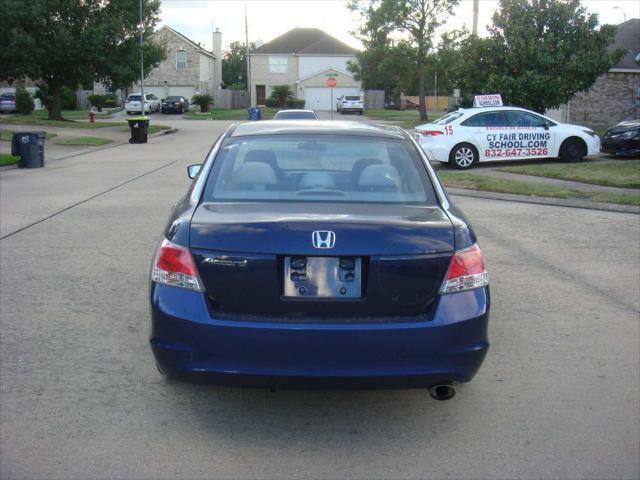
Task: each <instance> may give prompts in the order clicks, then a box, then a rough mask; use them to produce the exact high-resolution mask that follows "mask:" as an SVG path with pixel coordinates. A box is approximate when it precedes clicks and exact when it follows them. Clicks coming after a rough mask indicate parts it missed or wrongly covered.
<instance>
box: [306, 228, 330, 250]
mask: <svg viewBox="0 0 640 480" xmlns="http://www.w3.org/2000/svg"><path fill="white" fill-rule="evenodd" d="M311 240H312V241H313V246H314V247H316V248H333V246H334V245H335V244H336V234H335V233H334V232H331V231H329V230H316V231H315V232H313V234H312V235H311Z"/></svg>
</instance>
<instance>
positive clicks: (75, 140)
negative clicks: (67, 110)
mask: <svg viewBox="0 0 640 480" xmlns="http://www.w3.org/2000/svg"><path fill="white" fill-rule="evenodd" d="M112 142H113V140H111V139H110V138H100V137H72V138H63V139H60V140H57V141H55V142H53V143H55V144H56V145H71V146H89V147H97V146H100V145H106V144H107V143H112Z"/></svg>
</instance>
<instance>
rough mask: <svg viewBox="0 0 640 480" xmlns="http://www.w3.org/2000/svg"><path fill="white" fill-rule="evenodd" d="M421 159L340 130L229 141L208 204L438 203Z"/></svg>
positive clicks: (410, 150)
mask: <svg viewBox="0 0 640 480" xmlns="http://www.w3.org/2000/svg"><path fill="white" fill-rule="evenodd" d="M435 198H436V197H435V193H434V191H433V187H432V185H431V182H430V180H429V177H428V175H427V172H426V169H425V166H424V164H423V163H422V160H421V158H420V157H419V155H418V152H417V151H416V150H415V147H413V145H412V144H410V143H408V142H405V141H403V140H392V139H380V138H373V137H356V136H342V135H341V136H337V135H264V136H262V135H261V136H250V137H249V136H248V137H236V138H233V137H232V138H228V139H227V140H225V141H224V143H223V144H222V147H221V149H220V152H219V153H218V155H217V157H216V158H215V161H214V164H213V168H212V170H211V174H210V176H209V179H208V181H207V186H206V188H205V193H204V199H205V200H206V201H231V200H233V201H279V202H303V201H313V202H363V203H370V202H374V203H402V204H421V205H424V204H428V205H434V204H436V199H435Z"/></svg>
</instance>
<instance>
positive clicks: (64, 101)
mask: <svg viewBox="0 0 640 480" xmlns="http://www.w3.org/2000/svg"><path fill="white" fill-rule="evenodd" d="M35 97H36V98H39V99H40V101H41V102H42V105H44V106H45V107H46V108H47V109H49V106H50V105H51V94H50V93H49V87H48V86H47V84H46V83H42V84H40V85H38V90H37V91H36V95H35ZM60 109H61V110H75V109H76V91H75V90H73V89H71V88H69V87H62V89H61V90H60Z"/></svg>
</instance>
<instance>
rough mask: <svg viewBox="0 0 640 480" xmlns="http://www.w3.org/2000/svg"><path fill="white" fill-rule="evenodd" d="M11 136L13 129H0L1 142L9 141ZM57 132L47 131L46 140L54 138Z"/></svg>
mask: <svg viewBox="0 0 640 480" xmlns="http://www.w3.org/2000/svg"><path fill="white" fill-rule="evenodd" d="M12 136H13V131H12V130H4V129H2V130H0V141H2V142H10V141H11V137H12ZM57 136H58V134H56V133H49V132H47V140H48V139H50V138H55V137H57Z"/></svg>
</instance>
